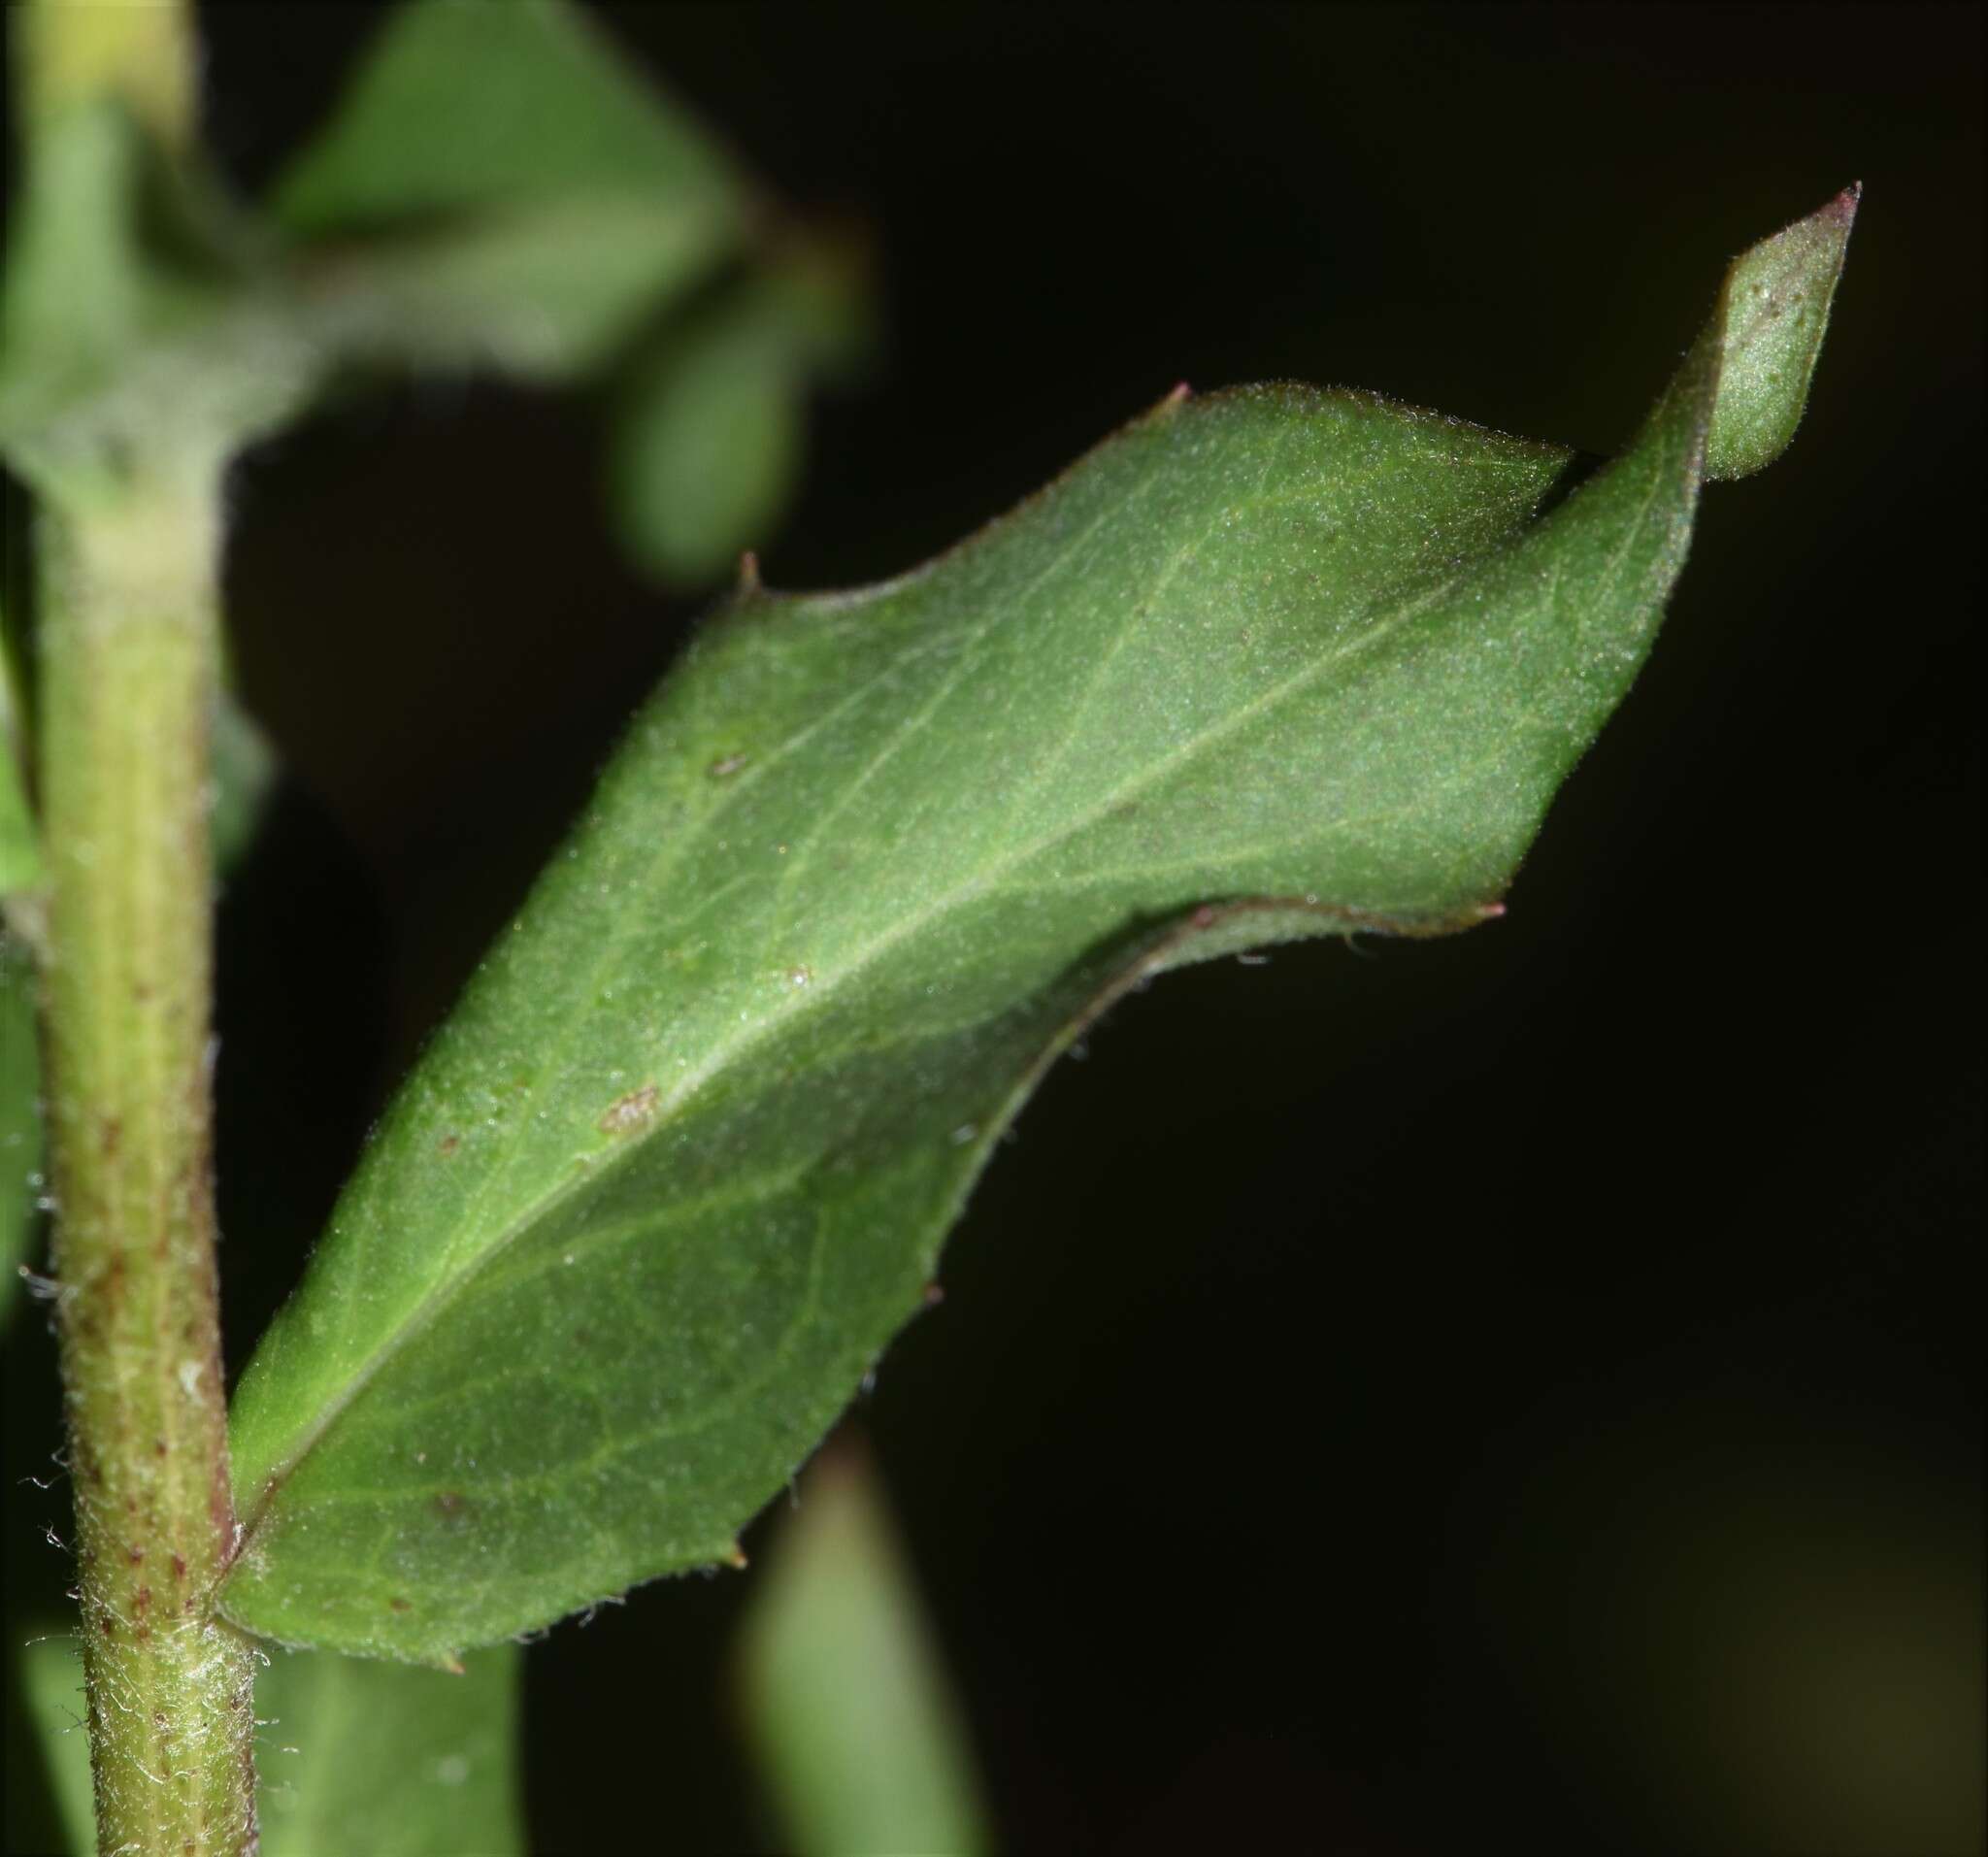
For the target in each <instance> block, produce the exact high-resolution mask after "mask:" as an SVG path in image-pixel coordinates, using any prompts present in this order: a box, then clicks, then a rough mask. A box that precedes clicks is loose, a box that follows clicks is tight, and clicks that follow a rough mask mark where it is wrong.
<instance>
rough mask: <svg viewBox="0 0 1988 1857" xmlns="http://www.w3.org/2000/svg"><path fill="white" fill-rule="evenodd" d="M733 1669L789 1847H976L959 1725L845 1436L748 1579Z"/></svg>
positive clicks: (899, 1555) (910, 1590) (856, 1853)
mask: <svg viewBox="0 0 1988 1857" xmlns="http://www.w3.org/2000/svg"><path fill="white" fill-rule="evenodd" d="M737 1657H738V1664H737V1669H736V1673H735V1679H736V1682H737V1693H738V1697H739V1702H740V1706H741V1708H742V1711H743V1720H744V1725H745V1730H746V1735H747V1736H748V1738H749V1739H750V1741H751V1743H752V1747H753V1750H754V1753H755V1754H756V1756H757V1758H758V1761H759V1763H760V1767H761V1770H762V1772H763V1773H764V1774H765V1776H766V1781H767V1785H768V1789H769V1794H770V1797H771V1800H772V1803H773V1806H774V1807H775V1809H776V1811H777V1813H778V1817H779V1825H780V1828H781V1833H782V1835H781V1836H780V1837H779V1839H778V1840H776V1846H777V1847H778V1848H779V1849H781V1850H786V1851H793V1852H795V1853H797V1857H865V1854H867V1857H876V1854H877V1853H879V1852H885V1851H906V1852H910V1851H930V1852H945V1853H950V1857H971V1854H972V1853H973V1852H976V1851H980V1850H985V1849H987V1848H989V1847H990V1845H989V1840H988V1836H987V1830H986V1824H985V1819H984V1815H983V1813H982V1810H981V1807H980V1804H979V1800H978V1797H977V1792H978V1788H977V1783H976V1781H975V1779H974V1776H973V1761H972V1756H971V1754H970V1753H969V1751H968V1746H967V1739H966V1732H965V1724H964V1721H963V1720H962V1717H961V1713H960V1709H959V1706H958V1704H957V1702H956V1701H955V1700H954V1698H953V1696H952V1693H951V1684H950V1680H949V1678H948V1677H947V1675H946V1673H945V1670H944V1665H943V1663H942V1661H941V1658H940V1654H939V1650H938V1647H937V1645H936V1644H935V1642H934V1641H933V1638H932V1632H931V1627H930V1625H929V1624H928V1623H927V1621H926V1620H925V1618H924V1616H923V1614H922V1609H921V1607H920V1604H919V1600H918V1594H917V1588H916V1582H915V1581H914V1579H913V1577H912V1574H911V1568H910V1566H909V1564H908V1563H907V1562H906V1560H905V1557H904V1551H903V1549H902V1547H901V1546H900V1544H899V1542H897V1540H896V1538H895V1534H894V1531H893V1530H892V1528H891V1525H890V1519H889V1509H888V1503H887V1499H886V1497H885V1495H884V1492H883V1487H882V1485H881V1484H880V1483H879V1482H878V1477H877V1473H876V1470H875V1468H874V1467H873V1466H872V1464H871V1463H870V1461H869V1458H868V1456H867V1454H866V1453H865V1451H864V1449H863V1447H862V1444H861V1443H860V1442H859V1441H858V1440H857V1439H856V1438H855V1437H854V1436H853V1435H852V1434H851V1433H848V1432H846V1431H845V1432H844V1433H842V1434H841V1435H839V1436H838V1438H837V1440H836V1441H835V1442H833V1443H831V1444H830V1445H829V1446H828V1447H827V1448H826V1449H825V1450H824V1451H823V1452H822V1454H821V1456H820V1457H818V1458H817V1459H816V1460H815V1462H814V1463H813V1464H812V1465H811V1466H810V1467H809V1470H808V1472H807V1474H806V1475H805V1476H803V1477H802V1478H801V1482H800V1486H799V1488H798V1490H797V1491H796V1494H795V1507H794V1509H793V1512H792V1513H791V1514H789V1515H787V1516H786V1517H785V1518H784V1520H783V1521H782V1522H781V1524H780V1527H779V1534H778V1537H777V1538H776V1540H775V1542H774V1545H773V1548H772V1551H771V1555H770V1561H769V1565H768V1567H767V1568H766V1570H765V1571H764V1573H762V1574H761V1575H759V1576H758V1578H757V1579H756V1580H755V1582H754V1592H753V1597H752V1601H751V1605H750V1608H749V1610H748V1611H747V1613H746V1618H745V1621H744V1628H743V1631H742V1633H741V1637H740V1641H739V1645H738V1651H737Z"/></svg>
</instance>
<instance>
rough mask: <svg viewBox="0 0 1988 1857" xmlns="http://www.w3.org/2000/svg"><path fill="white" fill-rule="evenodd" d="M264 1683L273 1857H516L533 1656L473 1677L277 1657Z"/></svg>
mask: <svg viewBox="0 0 1988 1857" xmlns="http://www.w3.org/2000/svg"><path fill="white" fill-rule="evenodd" d="M271 1658H272V1661H271V1664H270V1667H269V1668H268V1669H267V1670H265V1671H263V1672H262V1673H261V1674H260V1675H258V1676H257V1677H256V1679H255V1713H256V1718H257V1724H258V1728H257V1735H256V1755H255V1765H256V1772H257V1774H259V1775H260V1785H259V1787H258V1801H259V1809H260V1812H261V1818H262V1857H345V1853H348V1852H351V1853H358V1852H364V1853H365V1857H513V1854H514V1853H516V1852H521V1851H522V1850H523V1849H524V1825H523V1811H522V1801H521V1798H520V1794H519V1788H518V1780H517V1774H516V1768H515V1761H514V1748H515V1743H516V1739H517V1734H516V1731H517V1713H518V1691H519V1682H520V1679H521V1677H522V1675H523V1665H524V1655H523V1652H521V1651H520V1650H519V1649H518V1648H517V1647H516V1646H515V1645H514V1644H500V1645H498V1646H497V1647H496V1648H495V1649H492V1650H486V1651H479V1652H477V1653H476V1654H474V1655H473V1656H470V1657H467V1658H465V1659H464V1660H463V1673H462V1675H452V1674H450V1673H449V1672H447V1671H439V1670H411V1669H409V1668H408V1667H407V1666H406V1665H402V1664H381V1663H374V1662H369V1661H366V1660H363V1659H360V1658H356V1657H340V1656H338V1655H336V1654H335V1653H333V1652H329V1651H297V1652H290V1651H282V1650H275V1651H272V1652H271Z"/></svg>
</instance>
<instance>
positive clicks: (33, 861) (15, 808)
mask: <svg viewBox="0 0 1988 1857" xmlns="http://www.w3.org/2000/svg"><path fill="white" fill-rule="evenodd" d="M11 671H12V666H11V664H10V663H8V662H6V661H0V896H12V895H13V894H14V892H15V891H17V890H31V889H33V888H34V887H35V885H36V884H38V883H39V882H40V881H41V880H42V850H41V844H40V841H39V839H38V837H37V835H36V832H35V824H34V814H33V813H32V812H30V811H29V810H28V803H27V791H26V788H25V787H24V785H23V784H22V781H21V778H20V770H21V763H22V756H21V753H20V746H21V744H20V739H19V730H18V727H17V721H16V716H15V707H14V695H13V690H12V683H13V678H12V675H11Z"/></svg>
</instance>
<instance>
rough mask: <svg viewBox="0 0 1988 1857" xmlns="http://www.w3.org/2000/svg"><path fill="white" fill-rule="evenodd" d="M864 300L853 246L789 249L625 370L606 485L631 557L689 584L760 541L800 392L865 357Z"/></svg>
mask: <svg viewBox="0 0 1988 1857" xmlns="http://www.w3.org/2000/svg"><path fill="white" fill-rule="evenodd" d="M868 299H869V289H868V283H867V279H866V277H865V275H864V272H863V268H862V264H861V260H860V257H859V256H858V254H857V253H856V252H855V250H854V249H853V248H852V247H844V246H837V245H834V244H832V243H829V242H826V241H823V242H817V243H815V244H812V245H801V246H797V247H796V248H795V249H793V250H792V251H791V252H789V253H788V254H787V255H786V256H785V257H783V258H782V259H781V260H780V261H779V262H778V263H777V264H776V265H775V266H774V267H773V268H772V269H770V270H769V271H767V272H765V273H764V274H760V275H754V276H751V277H748V278H746V279H744V280H742V281H741V282H739V283H738V284H737V285H736V286H734V287H733V288H732V289H731V290H729V291H727V292H726V293H724V294H723V295H722V296H721V297H720V298H719V300H718V301H716V302H714V303H712V305H710V306H709V307H708V308H707V309H705V310H704V311H702V312H701V313H700V314H698V315H695V316H694V317H692V318H691V319H690V321H689V322H688V325H687V326H685V327H683V328H681V329H679V330H677V331H675V332H673V333H672V335H671V336H670V337H669V338H668V339H667V340H666V341H665V343H664V344H663V346H662V347H661V348H660V349H659V350H658V351H657V352H656V353H655V354H653V355H651V356H650V357H649V358H648V359H647V360H646V362H645V363H644V364H643V365H642V366H641V367H639V368H637V369H636V370H635V371H634V372H633V373H632V375H631V377H630V378H629V379H628V380H627V381H625V382H624V383H623V385H622V387H621V390H620V392H619V394H618V396H617V402H616V406H615V414H614V432H613V451H612V456H611V463H610V478H609V490H610V502H611V505H612V508H613V515H614V520H615V525H616V528H617V530H618V532H619V534H620V536H621V539H622V541H623V542H624V544H625V545H626V546H627V547H628V550H629V552H630V553H631V554H632V555H633V556H634V558H635V559H636V561H637V562H639V563H640V564H641V565H642V566H643V567H645V568H646V569H648V570H649V571H650V572H651V573H653V574H655V575H656V576H657V577H658V578H659V579H661V580H664V581H666V582H669V583H672V584H677V585H692V586H694V585H699V584H704V583H708V582H710V581H712V580H719V579H721V578H723V577H724V576H725V575H726V574H728V573H729V572H730V571H731V570H732V569H733V568H734V567H735V566H736V565H737V563H738V559H739V556H740V554H741V553H742V552H744V551H746V550H747V549H751V548H755V547H764V546H765V545H766V544H767V542H768V541H769V540H770V539H771V535H772V530H773V526H774V524H775V522H776V520H777V519H778V517H779V514H780V512H781V510H782V509H783V508H784V507H785V505H786V503H787V500H788V498H789V497H790V496H791V495H792V492H793V488H794V484H795V481H796V480H797V479H798V477H799V475H800V468H801V462H802V448H803V433H804V430H805V425H806V418H805V415H806V402H807V397H808V394H809V392H810V391H811V389H812V386H813V384H814V382H815V381H816V380H817V379H820V378H824V377H827V378H833V377H835V376H837V375H840V374H845V373H846V372H847V371H848V370H849V369H850V368H852V367H853V366H854V365H855V364H856V362H857V361H858V360H859V358H860V357H861V356H862V355H863V353H864V352H865V350H866V349H867V348H868V346H869V342H870V328H869V309H868Z"/></svg>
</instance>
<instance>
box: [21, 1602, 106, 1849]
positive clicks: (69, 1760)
mask: <svg viewBox="0 0 1988 1857" xmlns="http://www.w3.org/2000/svg"><path fill="white" fill-rule="evenodd" d="M16 1655H17V1657H18V1658H19V1660H20V1664H19V1669H20V1687H21V1693H22V1700H23V1701H24V1702H25V1704H26V1706H27V1709H28V1713H29V1715H30V1717H31V1718H32V1720H33V1723H34V1728H35V1733H36V1734H37V1735H38V1736H39V1738H40V1745H41V1751H42V1768H43V1772H44V1774H46V1776H47V1779H48V1784H49V1794H50V1800H51V1801H52V1803H53V1805H54V1807H55V1817H56V1819H57V1821H58V1824H59V1828H60V1830H61V1833H62V1839H63V1847H64V1849H65V1850H66V1851H68V1852H69V1853H70V1857H94V1853H95V1851H96V1847H97V1813H96V1805H95V1802H94V1799H93V1796H92V1794H91V1791H90V1776H89V1730H88V1728H87V1726H86V1725H85V1722H84V1717H83V1647H82V1645H81V1644H80V1643H78V1641H77V1639H76V1634H75V1632H74V1631H73V1630H71V1631H50V1632H49V1633H46V1634H44V1635H41V1636H37V1637H34V1638H30V1639H29V1640H28V1641H26V1642H25V1643H24V1644H22V1646H21V1647H20V1649H19V1650H18V1651H17V1653H16Z"/></svg>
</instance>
